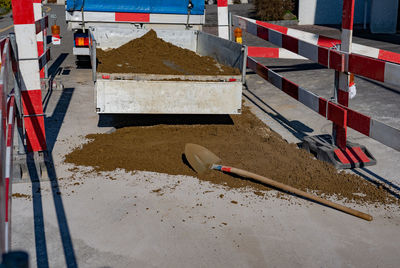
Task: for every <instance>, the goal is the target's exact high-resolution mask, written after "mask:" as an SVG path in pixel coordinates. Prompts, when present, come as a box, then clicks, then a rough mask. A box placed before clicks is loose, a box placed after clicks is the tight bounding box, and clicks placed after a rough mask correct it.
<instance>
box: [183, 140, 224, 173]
mask: <svg viewBox="0 0 400 268" xmlns="http://www.w3.org/2000/svg"><path fill="white" fill-rule="evenodd" d="M185 156H186V159H187V161H188V162H189V164H190V166H191V167H192V168H193V169H194V170H195V171H196V172H198V173H200V174H202V173H204V172H206V171H207V170H209V169H210V167H211V166H212V164H216V163H219V162H220V161H221V159H220V158H219V157H218V156H216V155H215V154H214V153H213V152H211V151H209V150H208V149H207V148H204V147H203V146H200V145H197V144H193V143H187V144H186V145H185Z"/></svg>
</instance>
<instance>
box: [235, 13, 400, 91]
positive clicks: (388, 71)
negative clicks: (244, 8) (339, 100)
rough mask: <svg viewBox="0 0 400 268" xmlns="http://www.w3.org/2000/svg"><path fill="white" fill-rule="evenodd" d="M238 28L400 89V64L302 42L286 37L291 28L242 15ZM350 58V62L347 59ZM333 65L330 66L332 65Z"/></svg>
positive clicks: (237, 20) (333, 67)
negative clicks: (288, 29)
mask: <svg viewBox="0 0 400 268" xmlns="http://www.w3.org/2000/svg"><path fill="white" fill-rule="evenodd" d="M232 22H233V25H234V26H237V27H240V28H241V29H243V30H245V31H247V32H248V33H251V34H253V35H255V36H258V37H259V38H261V39H264V40H266V41H269V42H271V43H272V44H274V45H277V46H279V47H282V48H285V49H287V50H289V51H291V52H293V53H296V54H299V55H301V56H303V57H305V58H307V59H309V60H311V61H314V62H317V63H319V64H321V65H323V66H325V67H328V68H330V69H335V70H337V71H339V72H351V73H354V74H357V75H360V76H364V77H366V78H370V79H373V80H377V81H380V82H384V83H388V84H391V85H395V86H400V76H399V75H397V74H399V73H400V65H399V64H395V63H392V62H389V61H385V60H383V59H374V58H370V57H368V56H364V55H358V54H353V53H350V54H348V53H346V52H343V51H339V50H336V49H335V48H329V47H327V46H326V44H325V45H324V46H323V45H322V44H321V43H322V42H321V43H319V44H313V43H309V42H307V41H304V40H302V39H299V38H296V37H293V36H289V35H287V34H285V32H286V30H287V28H286V27H283V26H279V25H274V26H271V25H273V24H269V23H268V24H265V23H262V22H257V21H256V20H253V19H248V18H244V17H240V16H233V17H232ZM266 25H268V27H266ZM346 58H347V61H345V59H346ZM328 64H329V66H328Z"/></svg>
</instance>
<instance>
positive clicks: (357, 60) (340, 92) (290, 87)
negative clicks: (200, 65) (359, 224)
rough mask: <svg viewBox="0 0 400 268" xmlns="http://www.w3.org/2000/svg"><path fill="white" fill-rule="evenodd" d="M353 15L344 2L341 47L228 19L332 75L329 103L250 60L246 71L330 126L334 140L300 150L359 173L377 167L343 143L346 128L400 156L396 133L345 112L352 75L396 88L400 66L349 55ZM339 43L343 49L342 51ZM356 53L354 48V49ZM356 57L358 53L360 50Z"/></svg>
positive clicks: (349, 1)
mask: <svg viewBox="0 0 400 268" xmlns="http://www.w3.org/2000/svg"><path fill="white" fill-rule="evenodd" d="M353 14H354V0H345V1H344V4H343V17H342V41H341V42H338V41H337V40H336V39H331V38H326V37H321V36H317V35H313V34H309V33H305V32H302V31H298V30H293V31H292V29H288V28H286V27H283V26H279V25H274V24H270V23H265V22H260V21H257V20H252V19H249V18H244V17H241V16H232V24H233V26H237V27H240V28H241V29H242V30H245V31H246V32H248V33H250V34H253V35H255V36H257V37H259V38H262V39H264V40H266V41H269V42H271V43H273V44H275V45H277V46H279V47H282V48H284V49H286V50H289V51H291V52H293V53H296V54H299V55H301V56H302V57H305V58H307V59H310V60H312V61H314V62H317V63H319V64H321V65H323V66H325V67H327V68H330V69H334V70H335V96H334V98H333V99H332V100H326V99H323V98H321V97H319V96H317V95H315V94H313V93H311V92H309V91H307V90H305V89H302V88H300V87H298V85H296V84H295V83H293V82H291V81H289V80H287V79H285V78H283V77H281V76H279V75H278V74H276V73H275V72H273V71H271V70H269V69H268V68H267V67H265V66H263V65H261V64H260V63H258V62H257V61H256V60H255V59H253V58H252V57H249V58H248V67H249V68H251V69H253V70H254V71H255V72H256V73H257V74H259V75H260V76H261V77H263V78H264V79H266V80H268V81H270V82H271V83H272V84H274V85H275V86H276V87H278V88H280V89H281V90H282V91H284V92H285V93H286V94H288V95H290V96H291V97H293V98H295V99H296V100H298V101H300V102H301V103H303V104H305V105H306V106H307V107H309V108H311V109H312V110H314V111H316V112H318V113H319V114H321V115H323V116H325V117H326V118H327V119H328V120H330V121H332V122H333V133H332V139H327V138H326V137H325V138H324V139H322V138H321V137H318V138H315V139H313V138H309V137H306V138H305V141H304V142H303V147H305V148H306V149H309V150H310V151H313V152H315V153H316V154H317V156H318V155H319V156H320V157H319V158H320V159H322V160H326V161H329V162H332V163H333V164H334V165H336V166H337V167H340V168H351V167H360V166H364V165H371V164H374V163H376V160H375V159H374V158H373V156H372V155H371V154H370V153H369V151H368V150H367V149H366V148H365V147H364V146H362V145H359V144H353V143H350V142H348V141H347V127H350V128H353V129H354V130H356V131H358V132H360V133H362V134H364V135H367V136H369V137H371V138H373V139H375V140H377V141H379V142H381V143H383V144H385V145H387V146H389V147H391V148H393V149H395V150H400V130H398V129H395V128H393V127H391V126H388V125H385V124H384V123H381V122H379V121H377V120H374V119H372V118H370V117H368V116H365V115H363V114H361V113H358V112H356V111H354V110H351V109H349V108H348V107H347V106H348V99H349V86H350V83H351V81H350V80H351V79H350V73H354V74H358V75H361V76H364V77H367V78H371V79H374V80H377V81H380V82H385V83H389V84H392V85H400V65H398V64H396V63H393V62H396V60H397V56H396V55H395V54H396V53H392V54H390V53H386V52H383V53H381V54H382V55H385V53H386V57H390V56H389V55H392V57H390V59H391V61H392V62H389V61H385V60H383V59H384V58H385V57H384V56H382V55H381V57H380V58H371V57H369V56H366V55H359V54H355V53H352V51H351V47H352V46H351V44H352V29H353ZM339 43H341V45H340V47H339ZM355 47H356V48H357V46H355ZM359 47H360V46H358V49H359ZM362 48H363V51H366V48H365V46H364V47H362ZM250 51H251V49H250ZM267 51H268V50H267ZM356 51H358V52H359V53H361V52H362V51H361V50H360V49H359V50H356ZM370 51H372V50H370ZM256 53H258V51H256V52H255V51H251V52H250V53H249V55H253V56H254V55H255V54H256ZM275 57H276V55H275ZM378 57H379V55H378ZM325 136H327V135H325Z"/></svg>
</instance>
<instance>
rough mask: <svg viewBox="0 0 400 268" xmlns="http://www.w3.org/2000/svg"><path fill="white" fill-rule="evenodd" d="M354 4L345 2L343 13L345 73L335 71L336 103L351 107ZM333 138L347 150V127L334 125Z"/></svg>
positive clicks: (350, 1) (341, 47)
mask: <svg viewBox="0 0 400 268" xmlns="http://www.w3.org/2000/svg"><path fill="white" fill-rule="evenodd" d="M354 3H355V0H343V13H342V35H341V40H342V43H341V46H340V50H341V51H343V52H345V53H346V54H347V56H346V61H345V65H346V66H345V72H337V71H335V101H337V102H338V103H339V104H341V105H344V106H348V105H349V78H350V74H349V73H348V72H347V70H348V60H349V57H348V55H349V54H350V53H351V44H352V39H353V20H354ZM332 137H333V140H334V141H335V145H336V146H338V147H339V148H340V149H342V150H345V149H346V139H347V127H346V126H344V127H343V126H338V125H336V124H333V131H332Z"/></svg>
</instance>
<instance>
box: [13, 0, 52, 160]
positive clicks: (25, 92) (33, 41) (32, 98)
mask: <svg viewBox="0 0 400 268" xmlns="http://www.w3.org/2000/svg"><path fill="white" fill-rule="evenodd" d="M11 3H12V9H13V19H14V31H15V36H16V43H17V47H18V61H19V67H20V72H21V76H22V79H23V81H24V83H23V84H22V88H21V93H22V103H23V110H24V125H25V130H26V143H27V150H28V151H30V152H37V151H45V150H46V148H47V147H46V135H45V128H44V114H43V106H42V92H41V81H40V78H41V77H42V78H43V77H44V75H45V74H44V72H43V71H42V72H41V74H40V71H41V69H42V68H43V67H44V66H45V65H46V63H47V62H48V60H49V59H50V54H49V51H48V50H47V49H46V43H47V40H45V41H46V42H44V39H43V34H42V33H43V32H45V31H46V29H47V27H48V18H46V17H45V18H44V19H43V18H42V17H43V16H42V5H41V1H40V0H12V1H11ZM45 34H46V33H45ZM46 35H47V34H46ZM38 61H39V62H40V65H39V64H38Z"/></svg>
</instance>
